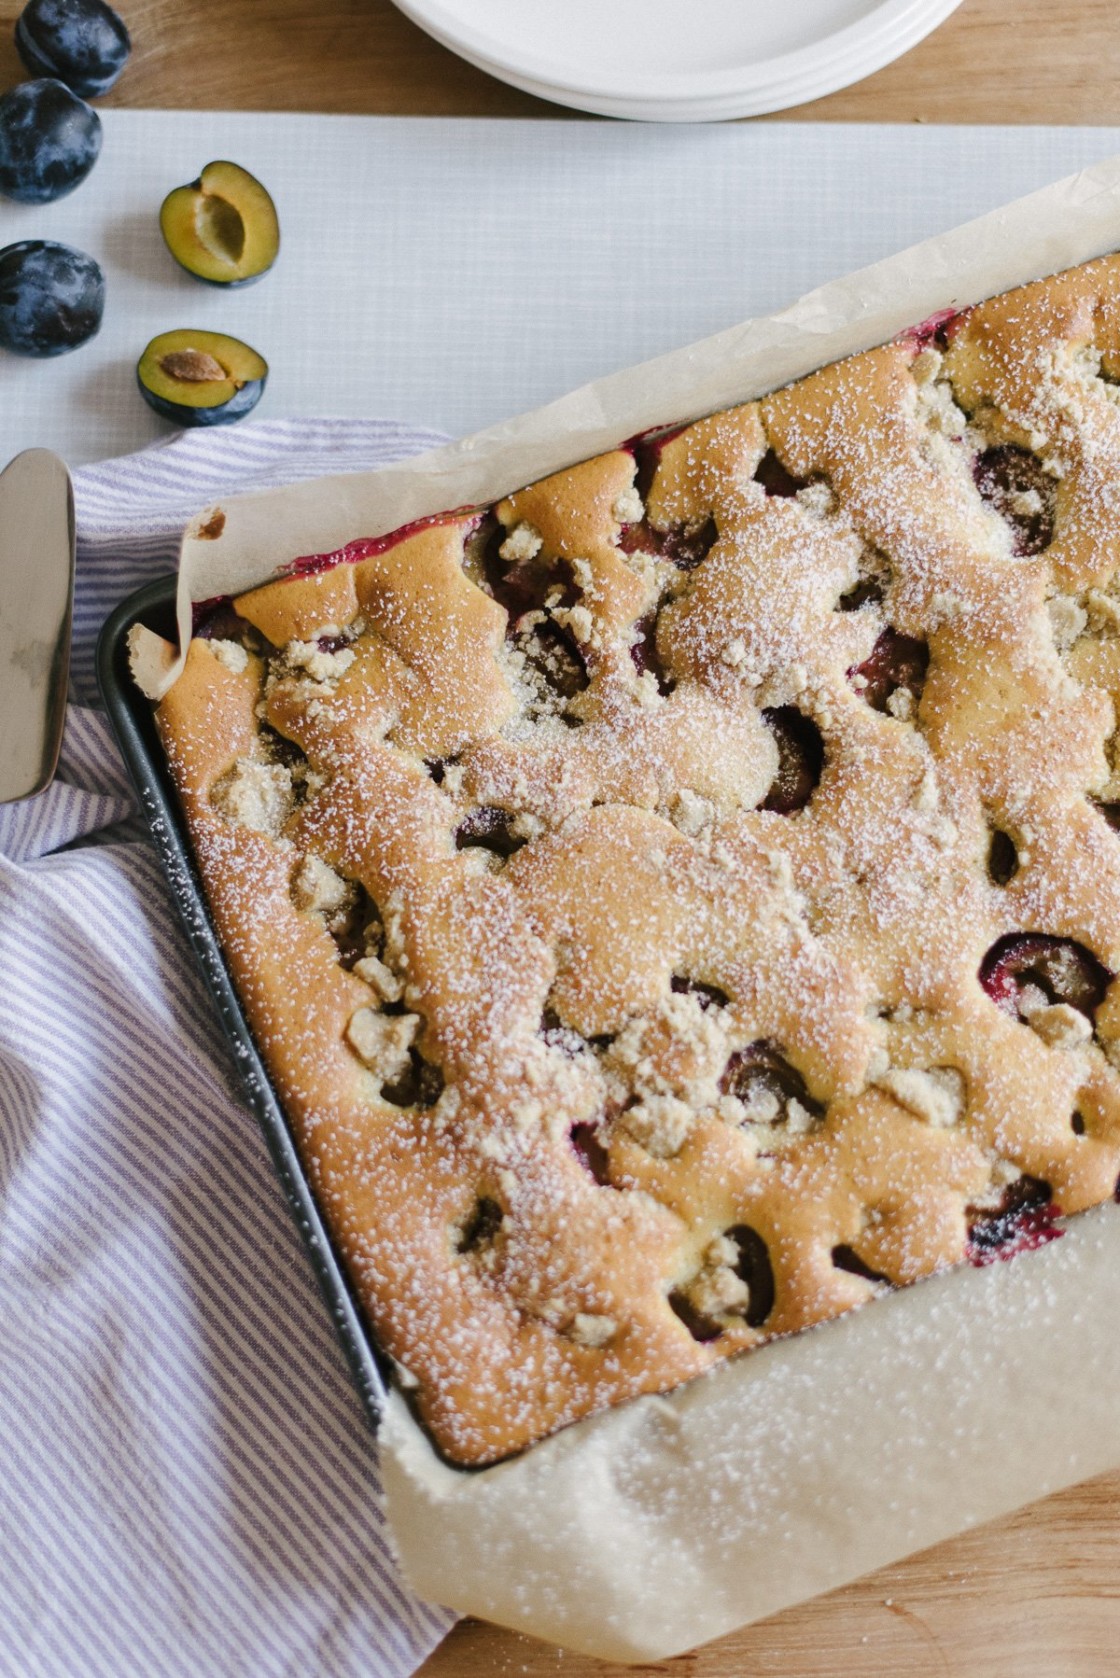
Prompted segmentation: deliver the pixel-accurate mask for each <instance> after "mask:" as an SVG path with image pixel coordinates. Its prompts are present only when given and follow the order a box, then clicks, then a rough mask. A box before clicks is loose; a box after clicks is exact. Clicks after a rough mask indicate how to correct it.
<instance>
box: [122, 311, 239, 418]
mask: <svg viewBox="0 0 1120 1678" xmlns="http://www.w3.org/2000/svg"><path fill="white" fill-rule="evenodd" d="M267 378H268V363H267V361H266V360H265V359H264V357H263V355H258V354H257V352H256V350H254V349H250V347H249V345H248V344H243V343H242V342H241V340H240V338H230V337H227V336H226V334H225V333H224V332H202V331H195V330H193V329H192V328H190V327H184V328H181V329H180V330H179V331H177V332H161V333H160V334H159V336H158V338H153V339H152V341H151V343H150V344H149V345H148V347H147V349H146V350H145V351H144V353H143V355H142V356H141V357H140V360H139V361H138V362H137V364H136V379H137V383H138V384H139V386H140V392H141V395H142V396H143V398H144V400H145V402H146V403H147V404H148V406H149V407H150V408H154V409H155V411H156V413H157V414H161V415H162V416H163V418H164V419H169V420H171V421H172V422H173V423H174V424H175V425H185V426H193V425H230V424H231V423H232V422H233V421H234V420H239V419H242V418H244V416H245V415H246V414H247V413H249V411H250V409H252V408H255V407H256V405H257V403H258V402H259V401H260V399H261V394H262V392H263V390H264V387H265V381H266V379H267Z"/></svg>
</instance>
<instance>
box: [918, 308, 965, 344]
mask: <svg viewBox="0 0 1120 1678" xmlns="http://www.w3.org/2000/svg"><path fill="white" fill-rule="evenodd" d="M971 313H972V310H971V309H970V308H969V309H935V310H934V312H933V314H932V315H927V316H926V318H925V320H923V321H919V322H918V324H917V326H911V327H908V328H907V329H906V331H905V332H903V333H901V334H900V342H902V343H904V344H907V343H908V344H916V345H917V347H918V348H919V349H920V350H924V349H928V348H929V346H930V345H932V346H933V348H934V349H938V350H946V349H948V347H949V345H950V344H951V342H952V340H953V335H954V333H956V332H959V331H960V328H961V324H962V322H964V321H966V320H967V319H968V317H969V315H970V314H971Z"/></svg>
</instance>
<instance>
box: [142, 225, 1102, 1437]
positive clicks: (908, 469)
mask: <svg viewBox="0 0 1120 1678" xmlns="http://www.w3.org/2000/svg"><path fill="white" fill-rule="evenodd" d="M1117 380H1120V259H1117V258H1105V259H1102V260H1100V261H1097V262H1093V263H1090V264H1087V265H1086V266H1084V267H1082V268H1079V269H1076V270H1073V271H1070V272H1068V273H1065V274H1061V275H1058V276H1057V277H1055V278H1051V279H1048V280H1044V281H1041V282H1038V283H1036V284H1032V285H1028V286H1025V287H1023V288H1021V289H1019V290H1016V291H1013V292H1009V293H1007V294H1005V295H1003V296H1001V297H997V298H995V299H993V300H991V301H989V302H986V303H983V304H981V305H979V306H977V307H975V308H972V309H970V310H966V311H963V312H961V313H960V314H958V315H955V316H953V317H951V318H949V319H947V320H945V321H942V322H940V323H931V324H930V325H928V326H927V327H925V328H923V329H921V330H919V331H916V332H914V333H912V334H910V335H907V336H904V337H903V338H901V339H900V340H899V341H897V342H894V343H891V344H888V345H885V346H884V347H882V348H879V349H875V350H871V351H868V352H866V353H863V354H860V355H856V356H854V357H851V358H850V359H848V360H846V361H843V362H840V363H837V364H835V365H833V366H830V367H827V368H825V369H823V370H822V371H821V372H818V373H816V374H813V375H812V376H810V377H808V378H805V379H803V380H801V381H800V382H798V383H797V384H795V385H792V386H790V387H789V388H787V389H784V390H781V391H778V392H777V393H775V394H774V395H772V396H770V397H768V398H766V399H764V400H762V401H758V402H751V403H748V404H746V405H744V406H741V407H738V408H735V409H731V410H728V411H726V412H723V413H719V414H715V415H713V416H711V417H709V418H706V419H701V420H699V421H697V422H696V423H694V424H690V425H687V426H685V427H683V428H680V429H678V430H676V431H674V432H667V433H664V434H662V435H660V436H655V437H651V438H648V439H646V440H643V441H639V442H638V443H636V444H633V445H629V446H625V447H620V448H618V449H616V450H614V451H612V452H609V453H607V454H604V455H601V456H599V457H597V458H596V459H593V460H588V461H584V462H582V463H580V464H578V465H575V466H572V467H571V468H569V469H568V470H565V471H561V472H558V473H556V474H555V475H554V476H552V477H550V478H548V479H546V480H544V481H542V482H539V483H536V484H533V485H531V486H530V487H528V488H525V489H522V490H519V491H518V492H517V493H515V494H511V495H509V496H508V497H507V498H506V499H505V500H503V501H501V502H500V503H499V504H498V505H496V506H495V507H493V508H490V509H484V510H479V511H468V512H460V513H453V514H447V515H441V516H438V517H434V518H432V519H430V520H425V521H422V522H421V523H420V524H418V525H414V526H411V527H409V528H407V529H405V530H401V531H398V532H396V533H394V534H392V535H389V536H379V537H376V538H373V539H369V540H359V541H355V542H353V543H352V544H351V545H350V546H349V547H347V548H346V549H344V550H342V551H340V552H338V553H333V554H329V555H319V556H313V557H312V558H309V559H308V560H305V561H303V562H301V563H300V564H299V565H298V566H297V567H296V568H295V572H294V574H292V575H290V576H286V577H284V578H281V579H279V580H276V581H274V582H271V583H268V584H266V585H265V586H263V587H260V588H257V589H254V590H252V591H251V592H250V593H247V594H243V595H241V596H239V597H238V598H236V599H235V600H233V601H231V602H229V603H228V604H226V605H224V606H222V607H221V608H219V609H217V610H215V611H213V612H212V613H211V614H210V616H209V618H208V620H206V621H204V622H203V624H202V625H201V628H200V632H199V634H198V635H197V636H196V638H195V639H194V641H193V642H192V644H191V647H190V651H189V655H188V658H187V662H186V667H185V669H184V671H183V674H182V675H181V676H180V678H179V679H178V681H177V682H176V683H175V684H174V686H173V687H172V688H171V689H170V691H169V692H168V693H167V695H166V696H165V698H164V699H163V701H162V703H161V705H160V708H159V712H158V721H159V727H160V731H161V734H162V738H163V740H164V742H165V745H166V749H167V752H168V756H169V759H170V763H171V767H172V771H173V775H174V778H175V782H176V785H177V787H178V789H179V793H180V796H181V799H182V802H183V806H184V809H185V812H186V818H187V822H188V824H189V828H190V832H191V835H192V839H193V843H194V846H195V848H196V851H197V855H198V861H199V866H200V869H201V872H202V876H203V880H204V883H205V887H206V891H207V894H208V898H209V902H210V905H211V908H212V911H213V915H214V919H215V922H216V924H217V928H218V931H219V935H220V937H221V941H222V945H223V948H224V951H225V954H226V958H227V960H228V963H229V966H230V969H231V971H232V973H233V975H234V977H235V980H236V982H237V985H238V987H239V990H240V994H241V996H242V998H243V1001H244V1005H245V1009H246V1012H247V1014H248V1017H249V1020H250V1022H251V1024H252V1028H253V1031H254V1033H255V1035H256V1038H257V1040H258V1042H259V1044H260V1047H261V1050H262V1052H263V1054H264V1057H265V1059H266V1062H267V1064H268V1067H269V1070H270V1073H271V1077H272V1079H273V1081H274V1084H275V1087H276V1090H277V1092H278V1094H279V1096H280V1098H281V1100H282V1102H283V1104H284V1107H285V1109H286V1112H287V1114H288V1116H289V1118H290V1121H291V1123H292V1125H293V1128H294V1130H295V1133H296V1136H297V1138H298V1141H299V1144H300V1147H301V1151H302V1155H303V1158H304V1160H305V1163H306V1167H307V1170H308V1173H309V1175H310V1177H311V1180H312V1182H313V1185H314V1188H315V1190H316V1193H317V1195H318V1197H319V1199H320V1202H321V1204H322V1206H323V1208H324V1210H325V1213H326V1215H327V1217H328V1220H329V1223H330V1226H331V1229H332V1231H333V1235H334V1239H335V1240H336V1242H337V1244H338V1247H339V1249H340V1251H341V1252H342V1254H343V1255H344V1257H345V1261H346V1263H347V1265H348V1267H349V1270H350V1273H351V1275H352V1277H353V1280H354V1283H355V1286H356V1288H357V1291H358V1293H359V1294H360V1297H361V1298H362V1300H363V1301H364V1304H365V1306H366V1309H367V1311H368V1313H369V1316H370V1318H371V1320H372V1322H373V1324H374V1326H375V1329H376V1333H377V1336H378V1338H379V1340H380V1342H381V1344H382V1345H383V1346H384V1347H385V1348H386V1350H387V1351H388V1352H389V1353H390V1354H391V1356H392V1358H393V1359H394V1360H395V1362H396V1364H397V1365H398V1367H399V1369H400V1370H401V1372H402V1380H403V1382H404V1384H405V1386H406V1387H407V1388H408V1390H409V1391H410V1392H411V1394H412V1397H413V1400H414V1403H415V1406H416V1409H417V1411H418V1413H419V1415H420V1416H421V1418H422V1419H423V1421H424V1423H425V1425H426V1426H427V1428H428V1429H429V1431H430V1433H431V1435H432V1437H433V1439H434V1440H435V1442H436V1443H437V1445H438V1447H439V1448H440V1450H441V1451H442V1452H443V1453H444V1454H445V1455H446V1457H447V1458H448V1459H450V1460H451V1461H454V1462H458V1463H464V1464H467V1463H471V1464H481V1463H486V1462H491V1461H494V1460H497V1459H499V1458H500V1457H502V1456H504V1455H507V1454H509V1453H511V1452H513V1451H516V1450H518V1449H519V1448H521V1447H523V1446H525V1445H527V1444H529V1443H531V1442H532V1441H534V1440H536V1439H539V1438H540V1437H542V1436H543V1435H545V1434H547V1433H549V1432H550V1431H552V1430H554V1429H556V1428H558V1427H560V1426H562V1425H563V1424H565V1423H568V1422H571V1421H573V1420H575V1419H577V1418H579V1417H581V1416H584V1415H587V1414H588V1413H589V1412H591V1411H593V1410H596V1409H598V1408H600V1407H602V1406H605V1405H609V1404H615V1403H618V1402H620V1401H622V1400H625V1399H627V1398H630V1397H632V1396H634V1395H636V1394H639V1393H650V1392H660V1391H664V1390H666V1389H668V1388H671V1387H673V1386H675V1385H677V1384H678V1383H680V1382H682V1381H685V1380H687V1379H688V1378H689V1377H691V1376H694V1375H697V1374H699V1373H700V1372H701V1371H703V1370H705V1369H707V1368H709V1367H710V1366H711V1365H713V1364H714V1363H716V1362H717V1361H719V1360H721V1359H723V1358H726V1357H728V1356H729V1355H731V1354H733V1353H735V1352H739V1351H743V1350H745V1349H747V1348H749V1347H753V1346H757V1345H758V1344H759V1343H760V1342H762V1341H764V1340H767V1339H769V1338H771V1337H773V1336H775V1335H785V1334H790V1333H793V1332H796V1331H798V1330H801V1329H804V1328H807V1327H808V1326H809V1325H811V1324H813V1323H816V1322H819V1321H821V1320H822V1319H825V1318H829V1317H834V1316H836V1315H838V1314H839V1313H841V1312H844V1311H847V1310H849V1309H850V1308H852V1307H853V1306H856V1305H860V1304H862V1303H864V1302H865V1301H867V1300H869V1299H871V1298H873V1297H874V1296H875V1294H876V1293H878V1292H880V1291H882V1290H884V1289H886V1288H889V1287H897V1286H900V1285H902V1284H905V1283H909V1282H913V1281H916V1280H917V1279H919V1278H920V1277H923V1276H926V1275H928V1274H930V1273H931V1272H933V1271H936V1270H939V1269H942V1268H944V1267H946V1266H949V1265H953V1264H957V1263H959V1262H961V1261H962V1260H965V1259H972V1260H973V1261H975V1262H978V1263H979V1262H985V1261H986V1260H988V1259H990V1258H992V1257H994V1256H997V1255H1002V1254H1004V1253H1009V1252H1011V1251H1014V1250H1016V1249H1017V1248H1019V1247H1022V1246H1025V1245H1032V1244H1037V1243H1038V1242H1041V1241H1043V1240H1045V1239H1047V1238H1049V1237H1050V1236H1052V1235H1053V1234H1055V1233H1057V1232H1056V1230H1055V1227H1054V1220H1055V1219H1056V1218H1057V1217H1058V1216H1059V1214H1064V1213H1072V1212H1075V1211H1077V1210H1079V1209H1081V1208H1084V1207H1087V1206H1091V1205H1093V1204H1095V1203H1098V1202H1101V1201H1104V1200H1107V1199H1108V1198H1109V1197H1110V1196H1112V1195H1113V1194H1114V1192H1115V1190H1116V1186H1117V1177H1118V1174H1120V1070H1118V1067H1120V984H1118V983H1116V982H1115V981H1114V978H1113V975H1114V973H1115V972H1117V971H1120V834H1118V832H1117V828H1118V826H1120V752H1118V749H1117V734H1116V722H1117V718H1116V702H1117V699H1118V698H1120V576H1118V573H1120V405H1118V392H1120V383H1117V382H1115V381H1117Z"/></svg>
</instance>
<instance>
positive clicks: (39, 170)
mask: <svg viewBox="0 0 1120 1678" xmlns="http://www.w3.org/2000/svg"><path fill="white" fill-rule="evenodd" d="M100 152H101V118H100V117H99V116H98V114H97V112H96V111H95V110H94V109H93V108H92V106H90V105H87V104H86V102H85V100H84V99H79V98H78V95H77V94H76V93H71V91H70V89H69V88H68V87H65V86H64V85H63V83H62V82H59V81H55V80H53V79H52V78H50V77H47V78H44V79H42V80H40V81H35V82H20V84H19V86H18V87H13V88H12V89H11V91H10V92H9V93H5V95H4V97H3V98H2V99H0V192H2V193H3V194H4V196H5V198H14V199H16V201H17V202H18V203H20V204H50V203H53V201H54V200H55V199H56V198H65V196H66V194H67V193H68V192H73V190H74V188H75V187H76V186H80V185H81V183H82V182H83V181H84V180H85V178H86V176H87V175H88V174H89V172H90V170H91V169H92V168H93V166H94V164H95V163H96V162H97V159H98V156H99V155H100Z"/></svg>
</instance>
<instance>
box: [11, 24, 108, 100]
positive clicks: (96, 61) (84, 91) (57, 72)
mask: <svg viewBox="0 0 1120 1678" xmlns="http://www.w3.org/2000/svg"><path fill="white" fill-rule="evenodd" d="M16 48H17V50H18V52H19V56H20V57H21V58H22V59H23V62H24V63H25V64H26V65H27V68H28V69H29V70H30V71H31V74H32V75H33V76H57V78H58V80H59V81H60V82H65V83H66V85H67V87H69V88H73V90H74V92H75V93H80V94H81V96H82V98H83V99H96V98H97V96H98V94H99V93H108V91H109V89H110V88H111V87H112V85H113V83H114V82H115V81H116V80H117V77H118V76H119V75H120V73H121V71H122V70H123V69H124V66H125V61H126V59H127V58H128V55H129V53H130V51H131V50H132V41H131V40H130V38H129V33H128V30H127V28H126V27H125V23H124V19H123V18H121V17H119V16H118V15H117V13H116V12H115V11H114V10H113V8H112V6H107V5H106V4H105V0H30V3H29V4H28V5H26V6H25V7H24V9H23V11H22V13H21V14H20V17H19V19H18V21H17V23H16Z"/></svg>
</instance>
